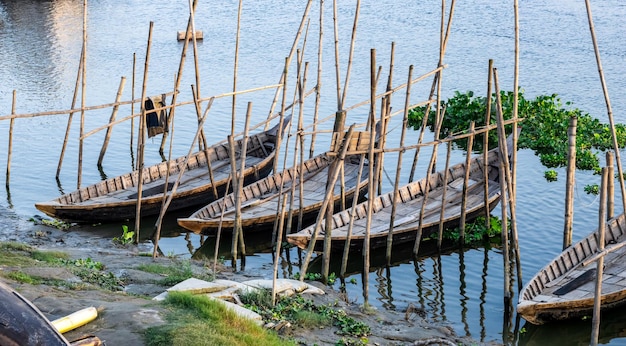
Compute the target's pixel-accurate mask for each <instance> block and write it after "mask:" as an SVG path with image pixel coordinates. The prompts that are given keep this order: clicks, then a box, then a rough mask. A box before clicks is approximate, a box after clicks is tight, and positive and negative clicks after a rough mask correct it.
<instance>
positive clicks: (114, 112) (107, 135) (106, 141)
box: [98, 77, 126, 167]
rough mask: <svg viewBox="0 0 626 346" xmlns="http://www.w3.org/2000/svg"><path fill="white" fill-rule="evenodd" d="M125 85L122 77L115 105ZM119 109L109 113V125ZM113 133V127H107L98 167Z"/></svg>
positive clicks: (124, 79)
mask: <svg viewBox="0 0 626 346" xmlns="http://www.w3.org/2000/svg"><path fill="white" fill-rule="evenodd" d="M125 84H126V77H122V78H121V80H120V85H119V87H118V89H117V96H115V103H118V102H120V99H121V98H122V92H123V91H124V85H125ZM118 109H119V107H118V106H114V107H113V111H112V112H111V117H110V118H109V123H112V122H114V121H115V117H116V116H117V111H118ZM112 131H113V127H108V128H107V132H106V134H105V136H104V143H102V148H101V149H100V156H99V157H98V167H102V160H104V154H105V153H106V151H107V147H108V145H109V140H110V139H111V132H112Z"/></svg>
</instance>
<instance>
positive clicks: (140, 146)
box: [135, 22, 156, 248]
mask: <svg viewBox="0 0 626 346" xmlns="http://www.w3.org/2000/svg"><path fill="white" fill-rule="evenodd" d="M153 28H154V22H150V29H149V31H148V44H147V47H146V59H145V60H146V61H145V64H144V70H143V85H142V87H141V118H140V120H139V136H138V139H137V207H136V209H135V236H136V237H135V243H139V227H140V226H141V198H142V195H143V167H144V158H143V154H144V150H145V148H144V146H145V140H146V133H145V127H146V107H145V102H146V84H147V83H148V66H149V63H150V47H151V46H152V29H153ZM155 248H156V247H155Z"/></svg>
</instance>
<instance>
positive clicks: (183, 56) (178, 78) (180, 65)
mask: <svg viewBox="0 0 626 346" xmlns="http://www.w3.org/2000/svg"><path fill="white" fill-rule="evenodd" d="M197 6H198V0H194V2H193V5H192V7H193V8H192V11H195V10H196V7H197ZM191 24H192V21H191V16H189V19H188V20H187V31H186V33H185V42H184V43H183V49H182V51H181V53H180V61H179V63H178V72H177V73H176V81H175V82H174V90H175V91H176V90H178V89H179V87H180V82H181V80H182V78H183V70H184V67H185V60H186V57H187V48H188V46H189V41H190V40H189V35H191V32H190V31H191ZM177 98H178V93H177V92H175V93H174V94H173V95H172V103H171V104H172V105H175V104H176V99H177ZM142 102H143V101H142ZM163 103H165V101H164V102H163ZM141 106H142V107H143V103H142V105H141ZM175 110H176V108H175V107H173V108H172V109H171V110H170V114H169V116H168V117H167V128H169V127H170V124H171V123H172V121H174V116H175V114H176V112H175ZM166 139H167V132H163V136H162V137H161V147H160V149H159V152H160V153H161V154H163V148H164V147H165V140H166Z"/></svg>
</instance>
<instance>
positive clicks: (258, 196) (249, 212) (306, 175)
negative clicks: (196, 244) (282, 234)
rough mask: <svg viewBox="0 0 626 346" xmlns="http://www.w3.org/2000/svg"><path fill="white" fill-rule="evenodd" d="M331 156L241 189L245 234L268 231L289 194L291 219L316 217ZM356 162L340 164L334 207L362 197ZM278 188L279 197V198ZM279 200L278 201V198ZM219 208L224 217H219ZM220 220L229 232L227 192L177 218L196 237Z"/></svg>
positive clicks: (231, 201)
mask: <svg viewBox="0 0 626 346" xmlns="http://www.w3.org/2000/svg"><path fill="white" fill-rule="evenodd" d="M333 161H334V156H332V155H331V154H330V153H323V154H320V155H318V156H316V157H314V158H311V159H309V160H307V161H305V162H304V163H303V164H302V165H296V166H294V167H291V168H288V169H285V170H283V171H282V172H280V173H276V174H272V175H270V176H268V177H266V178H264V179H261V180H258V181H256V182H254V183H251V184H249V185H247V186H245V187H244V188H243V193H242V194H241V208H240V210H241V213H240V216H241V224H242V227H243V229H244V231H246V232H250V231H261V230H267V229H268V228H272V226H273V224H274V221H275V220H276V219H277V218H279V217H281V215H282V216H284V217H286V216H287V214H288V210H289V204H287V206H286V207H285V211H284V212H283V213H282V214H281V213H280V212H279V209H278V205H277V204H278V203H282V200H283V199H284V198H287V199H288V201H289V200H290V196H291V192H292V191H293V194H294V196H293V204H292V206H291V209H292V211H293V212H292V215H293V220H297V218H298V215H299V213H300V212H301V213H302V216H303V220H304V222H308V223H310V222H311V220H314V219H315V218H316V217H317V214H318V212H319V209H320V208H321V207H322V204H323V201H324V195H325V193H326V182H327V180H328V176H329V169H330V166H331V163H332V162H333ZM301 167H302V175H303V180H302V181H300V169H301ZM359 167H360V163H359V159H358V157H357V156H350V157H347V158H346V160H345V161H344V170H343V172H344V173H343V174H344V179H343V186H344V193H343V195H342V193H341V181H339V180H338V181H337V183H336V184H335V191H336V193H335V195H334V197H333V201H334V202H335V205H336V207H337V208H339V207H340V205H341V203H340V202H341V201H342V197H344V198H345V199H344V201H345V204H346V205H351V201H352V198H353V197H354V196H355V194H356V191H357V185H358V190H359V192H360V193H359V194H360V195H361V196H363V195H364V194H365V192H366V186H367V175H368V174H367V172H368V169H367V166H365V169H364V170H363V174H362V177H361V182H360V183H359V184H357V175H358V172H359ZM281 185H282V196H281ZM300 185H302V186H301V187H302V189H303V191H304V194H303V198H302V205H300ZM279 197H280V198H279ZM222 208H224V216H223V217H222ZM220 220H221V222H222V229H228V230H230V231H232V229H233V227H234V222H235V194H234V193H230V194H228V195H226V196H225V197H223V198H220V199H218V200H216V201H214V202H211V203H210V204H208V205H206V206H205V207H203V208H201V209H200V210H198V211H196V212H195V213H193V214H192V215H191V216H189V217H188V218H179V219H178V224H179V225H180V226H182V227H184V228H186V229H188V230H190V231H192V232H194V233H197V234H205V235H210V234H215V232H216V230H217V229H218V227H219V224H220Z"/></svg>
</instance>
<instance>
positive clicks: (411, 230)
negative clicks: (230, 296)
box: [287, 141, 510, 251]
mask: <svg viewBox="0 0 626 346" xmlns="http://www.w3.org/2000/svg"><path fill="white" fill-rule="evenodd" d="M509 142H510V141H509ZM499 166H500V154H499V149H497V148H496V149H492V150H490V151H489V153H488V166H487V167H488V186H489V192H488V203H487V205H485V198H484V186H485V180H484V174H483V155H480V156H477V157H474V158H473V159H472V160H471V161H470V172H469V181H468V185H469V186H468V188H467V199H466V209H465V210H466V220H467V221H470V220H472V219H473V218H475V217H477V216H479V215H483V214H484V213H485V208H489V210H492V209H493V208H494V207H495V206H496V205H497V204H498V202H499V201H500V173H499ZM465 173H466V167H465V162H463V163H460V164H457V165H454V166H452V167H449V169H448V177H447V181H445V180H444V177H445V171H440V172H437V173H434V174H432V175H431V177H430V184H428V185H429V192H428V198H427V200H426V206H425V210H424V216H423V223H422V232H423V233H422V235H423V237H426V236H429V235H430V234H431V233H432V232H433V231H436V230H438V228H439V223H441V222H443V223H444V226H445V227H453V226H455V225H457V224H458V223H459V221H460V218H461V204H462V203H461V202H462V201H461V197H462V191H463V185H464V178H465ZM426 185H427V184H426V178H424V179H422V180H419V181H415V182H412V183H409V184H407V185H405V186H403V187H400V188H399V200H398V201H397V203H396V217H395V220H394V227H393V232H392V233H393V243H394V244H401V243H405V242H411V241H415V237H416V234H417V230H418V228H419V226H420V222H419V218H420V210H421V209H422V204H423V203H424V197H425V191H426ZM444 189H446V190H447V192H446V199H445V205H444V207H445V214H444V216H443V219H441V218H440V211H441V208H442V196H443V191H444ZM392 200H393V191H392V192H389V193H386V194H383V195H380V196H377V197H376V198H375V199H374V201H373V202H374V204H373V205H374V207H373V210H372V222H371V225H370V249H375V248H379V247H385V246H386V244H387V236H388V233H389V223H390V221H389V220H390V216H391V209H392V203H391V201H392ZM367 203H368V201H365V202H362V203H360V204H358V205H357V207H356V210H355V211H354V225H353V229H352V237H351V243H350V244H351V247H352V248H354V249H362V248H363V240H364V238H365V230H366V217H367ZM351 214H352V210H351V208H348V209H346V210H344V211H340V212H338V213H335V214H334V215H333V228H332V232H331V240H332V242H331V247H332V248H333V249H343V247H344V245H345V240H346V237H347V232H348V228H349V223H350V219H351ZM314 229H315V225H312V226H309V227H307V228H305V229H303V230H301V231H300V232H297V233H292V234H288V235H287V241H288V242H289V243H291V244H294V245H296V246H298V247H300V248H302V249H306V248H307V247H308V245H309V242H310V241H311V238H312V234H313V231H314ZM324 233H325V222H322V227H321V229H320V231H319V234H318V235H317V238H316V244H315V247H314V249H315V250H316V251H319V250H321V249H322V245H323V242H324Z"/></svg>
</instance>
